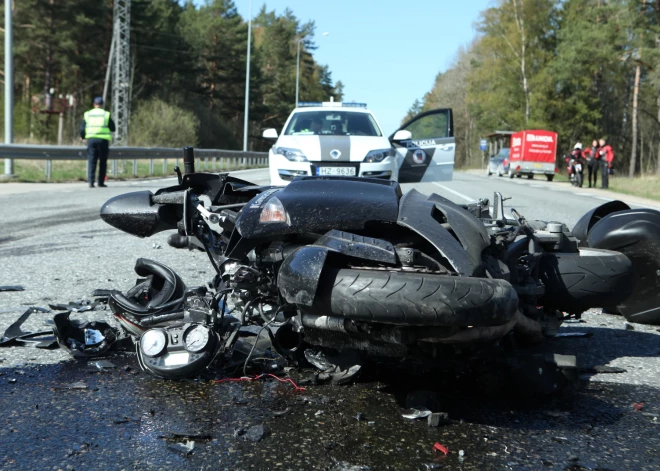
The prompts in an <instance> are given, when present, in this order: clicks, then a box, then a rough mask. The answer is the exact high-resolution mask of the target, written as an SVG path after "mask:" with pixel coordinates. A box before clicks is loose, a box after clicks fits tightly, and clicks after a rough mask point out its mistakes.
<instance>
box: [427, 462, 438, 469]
mask: <svg viewBox="0 0 660 471" xmlns="http://www.w3.org/2000/svg"><path fill="white" fill-rule="evenodd" d="M424 467H425V468H426V469H440V465H439V464H437V463H424Z"/></svg>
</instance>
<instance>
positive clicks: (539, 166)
mask: <svg viewBox="0 0 660 471" xmlns="http://www.w3.org/2000/svg"><path fill="white" fill-rule="evenodd" d="M534 168H543V164H534Z"/></svg>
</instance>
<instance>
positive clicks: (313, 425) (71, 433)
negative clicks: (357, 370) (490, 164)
mask: <svg viewBox="0 0 660 471" xmlns="http://www.w3.org/2000/svg"><path fill="white" fill-rule="evenodd" d="M239 175H240V176H241V178H245V179H247V180H251V181H255V183H268V182H267V174H266V172H265V171H263V170H251V171H245V172H239ZM170 181H171V182H173V180H170ZM165 184H169V183H166V182H163V181H162V180H160V181H157V180H151V181H135V182H121V183H113V184H111V186H110V187H109V188H106V189H101V188H96V189H88V188H86V186H85V185H84V184H80V185H75V184H74V185H63V186H58V185H40V186H38V187H30V186H29V185H23V186H22V187H19V186H16V187H6V186H4V185H0V221H2V222H1V223H0V285H22V286H24V287H25V291H21V292H0V332H4V330H5V329H6V328H7V327H8V326H9V325H10V324H11V323H12V322H14V321H15V320H16V319H17V318H18V316H19V315H20V314H21V312H23V311H24V310H25V309H26V308H27V307H28V306H35V305H36V306H46V305H47V304H49V303H55V302H69V301H75V300H80V299H83V298H87V299H89V297H90V294H91V291H92V290H93V289H96V288H118V289H122V290H126V289H127V288H129V287H130V286H132V285H133V283H134V280H135V278H136V275H135V273H134V272H133V266H134V263H135V260H136V258H138V257H146V258H153V259H156V260H158V261H161V262H163V263H166V264H168V265H170V266H171V267H172V268H173V269H174V270H176V271H177V272H178V273H179V274H180V275H181V276H182V277H183V279H184V281H185V282H186V283H187V284H188V285H195V284H202V283H204V282H205V281H206V280H207V279H209V278H210V277H211V275H212V268H211V267H210V266H209V264H208V261H207V259H206V258H205V255H204V254H202V253H198V252H188V251H182V250H174V249H171V248H169V247H168V246H167V244H166V238H167V234H159V235H157V236H155V237H153V238H151V239H138V238H135V237H131V236H129V235H126V234H123V233H120V232H119V231H117V230H114V229H113V228H111V227H109V226H107V225H105V224H104V223H103V222H102V221H100V219H99V218H98V210H99V208H100V206H101V205H102V204H103V203H104V202H105V201H106V200H107V199H108V198H109V197H111V196H114V195H117V194H121V193H124V192H127V191H133V190H139V189H151V190H155V189H157V188H160V187H162V186H165ZM415 187H416V188H417V189H418V190H419V191H422V192H424V193H430V192H436V193H439V194H441V195H443V196H445V197H447V198H449V199H452V200H454V201H456V202H459V203H461V202H466V201H468V200H476V199H478V198H480V197H487V198H492V195H493V192H494V191H500V192H502V193H503V194H504V196H507V197H512V199H511V200H510V201H507V204H509V205H510V206H511V207H515V208H516V209H517V210H518V211H519V212H521V213H522V214H524V215H525V216H527V217H529V218H533V219H544V220H559V221H563V222H566V223H567V224H568V225H569V226H572V225H573V224H575V222H576V221H577V220H578V219H579V217H580V216H581V215H582V214H583V213H584V212H586V211H587V210H589V209H591V208H593V207H594V206H597V205H598V204H601V203H602V202H603V201H604V200H609V199H612V196H611V195H610V194H607V195H605V194H602V193H599V192H597V191H588V190H581V189H574V188H572V187H570V186H569V185H567V184H565V183H558V182H554V183H547V182H545V181H538V180H526V179H523V180H518V179H514V180H508V179H504V178H497V177H490V178H486V177H485V176H483V175H481V174H475V173H457V174H456V175H455V178H454V180H453V181H452V182H445V183H440V184H420V185H415ZM16 188H18V190H16ZM410 188H411V185H404V191H407V190H409V189H410ZM623 199H624V200H626V199H627V198H626V197H624V198H623ZM632 200H634V199H632V198H631V202H634V203H635V204H637V205H640V204H642V205H643V204H645V203H643V202H640V201H639V200H634V201H632ZM651 205H653V203H651ZM74 316H75V318H76V319H80V320H85V319H105V320H107V317H106V313H105V312H103V311H96V312H93V313H83V314H76V315H74ZM51 318H52V314H46V313H35V314H32V315H31V317H30V318H29V319H28V320H27V321H26V323H25V324H24V325H23V329H24V330H26V331H33V332H34V331H39V330H49V329H50V328H51V324H50V320H51ZM584 320H585V322H583V323H572V324H567V325H566V326H565V327H563V328H562V329H563V331H571V330H572V331H581V332H588V333H591V334H593V335H592V336H591V337H590V338H570V337H569V338H558V339H554V340H552V341H550V342H548V343H547V344H546V345H545V346H544V349H546V350H547V351H553V352H556V353H565V354H576V355H578V357H579V358H580V361H581V366H582V368H583V375H582V383H581V386H580V387H579V388H577V389H575V390H573V389H571V390H569V391H567V392H566V393H565V394H564V395H561V396H557V397H551V398H536V397H525V396H526V394H525V391H518V394H513V393H507V394H506V395H505V396H504V397H502V396H495V395H491V394H489V393H486V392H485V391H483V390H474V389H470V388H466V387H465V386H464V385H463V384H462V383H458V382H456V381H455V380H454V379H453V378H434V385H433V389H434V391H435V395H436V396H435V397H437V398H438V401H439V402H440V404H441V408H442V410H444V411H445V412H447V413H448V414H449V417H450V419H451V420H452V423H451V424H450V425H446V426H443V427H441V428H430V427H428V426H427V425H426V422H425V421H415V422H413V421H409V420H407V419H403V418H402V417H401V415H400V414H401V408H402V406H403V405H404V403H405V397H406V394H408V393H410V392H411V391H414V390H416V389H418V388H419V387H421V386H420V385H419V384H414V383H413V382H409V381H408V380H407V379H406V378H403V377H400V376H396V375H395V376H394V377H393V376H391V375H389V376H388V374H389V373H388V372H382V371H380V372H379V371H375V372H373V374H371V375H369V376H368V377H367V378H365V380H364V381H362V382H360V383H358V384H356V385H352V386H344V387H330V386H308V387H307V389H306V390H305V391H304V392H298V391H295V390H293V388H292V387H291V386H290V385H288V384H280V383H278V382H276V381H274V380H269V381H263V382H254V383H222V384H212V383H210V382H208V381H182V382H172V381H160V380H157V379H154V378H152V377H149V376H147V375H146V374H144V373H142V372H140V371H139V367H138V365H137V363H136V361H135V358H134V357H133V356H132V355H118V356H115V357H112V358H110V359H111V361H112V362H113V363H115V364H116V365H117V366H118V368H117V369H115V370H112V371H110V372H98V371H95V370H94V368H93V367H92V366H91V365H90V364H87V365H86V364H85V363H80V362H77V361H74V360H71V359H70V358H69V357H68V355H67V354H66V353H64V352H63V351H61V350H38V349H34V348H30V347H0V469H26V470H34V469H86V470H87V469H181V468H190V469H282V470H288V469H291V470H298V469H304V470H307V469H328V470H342V469H344V470H349V469H350V470H358V469H372V470H380V469H406V470H407V469H430V468H428V467H427V466H431V465H433V466H437V468H432V469H461V470H490V469H493V470H501V469H516V470H538V469H549V470H578V469H592V470H596V469H600V470H601V471H604V470H607V469H609V470H624V469H625V470H638V469H639V470H643V469H648V470H653V469H659V468H660V451H659V450H660V446H659V445H660V394H659V389H660V374H659V373H660V360H659V357H660V333H659V332H658V330H657V329H656V328H654V327H649V326H641V325H634V326H633V329H634V330H631V329H630V326H628V327H627V326H626V324H625V322H624V320H623V319H622V318H620V317H617V316H611V315H606V314H601V313H599V312H588V313H586V314H585V317H584ZM601 366H609V367H616V368H619V369H618V370H610V371H620V372H619V373H600V374H596V372H595V371H594V370H593V368H594V367H601ZM292 375H293V376H294V377H296V372H293V373H292ZM297 379H304V374H303V373H300V377H297ZM77 381H82V382H83V383H84V385H85V386H87V388H86V389H80V390H67V389H57V388H58V387H59V386H62V385H65V384H71V383H74V382H77ZM514 389H515V388H514ZM639 402H644V406H643V408H642V410H641V411H637V410H635V409H634V408H633V406H632V404H633V403H639ZM287 408H288V409H289V411H290V412H289V413H288V414H286V415H284V416H276V415H275V414H274V412H275V411H283V410H286V409H287ZM319 411H321V412H320V413H319ZM358 413H359V414H361V415H359V414H358ZM356 416H358V417H360V418H361V420H356V419H355V417H356ZM656 416H657V418H656ZM260 424H263V425H265V426H266V427H267V429H269V433H268V434H267V435H266V436H265V438H263V439H262V440H261V441H259V442H257V443H254V442H251V441H249V440H246V439H245V438H244V437H240V436H239V437H237V438H235V435H237V433H236V431H237V429H238V430H241V429H243V430H245V429H248V428H249V427H250V426H253V425H260ZM182 430H185V431H187V432H191V431H194V432H203V433H204V434H206V435H208V436H209V437H210V438H208V439H199V438H198V439H197V440H196V445H195V449H194V451H193V453H192V454H191V455H189V456H183V455H181V454H180V453H178V452H175V451H172V450H170V449H168V448H167V445H168V444H170V443H172V442H171V441H168V440H167V439H166V438H159V437H160V436H163V435H167V434H169V433H172V432H180V431H182ZM179 441H180V440H179ZM435 442H439V443H441V444H443V445H445V446H447V448H449V450H450V453H449V455H448V456H447V457H442V456H441V454H440V453H438V452H433V451H432V446H433V444H434V443H435ZM460 450H463V452H464V453H463V456H462V457H461V456H459V451H460Z"/></svg>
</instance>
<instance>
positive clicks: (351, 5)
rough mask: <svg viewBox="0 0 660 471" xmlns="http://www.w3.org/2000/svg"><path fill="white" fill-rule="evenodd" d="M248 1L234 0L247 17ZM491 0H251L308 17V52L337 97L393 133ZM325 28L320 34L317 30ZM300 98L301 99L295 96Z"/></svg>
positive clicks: (465, 39)
mask: <svg viewBox="0 0 660 471" xmlns="http://www.w3.org/2000/svg"><path fill="white" fill-rule="evenodd" d="M250 1H251V0H234V2H235V4H236V7H237V8H238V11H239V13H240V14H241V15H242V16H243V17H244V18H247V17H248V11H249V5H250ZM490 3H491V0H458V1H455V0H408V1H401V0H265V1H264V0H252V11H253V16H256V14H257V13H258V11H259V9H260V8H261V6H262V5H264V4H265V5H266V7H267V9H268V10H269V11H271V10H275V11H277V12H278V13H281V12H282V11H284V9H286V8H287V7H288V8H289V9H291V10H292V11H293V13H294V14H295V15H296V17H298V18H299V19H300V20H301V21H302V22H306V21H308V20H313V21H314V22H315V23H316V35H315V42H316V45H317V46H318V49H317V50H316V51H314V57H315V58H316V60H317V62H319V63H320V64H327V65H328V66H329V67H330V70H331V71H332V78H333V80H335V81H337V80H341V81H342V82H343V84H344V100H345V101H356V102H360V103H366V104H367V105H368V107H369V109H371V110H372V111H373V112H374V114H375V115H376V119H377V120H378V121H379V122H380V124H381V126H382V128H383V131H384V132H385V134H386V135H389V134H390V133H391V132H393V131H395V130H396V129H397V128H398V126H399V124H400V123H401V120H402V119H403V117H404V116H405V114H406V112H407V111H408V109H409V108H410V106H411V105H412V104H413V102H414V101H415V99H416V98H419V99H421V98H422V97H423V96H424V94H425V93H427V92H428V91H429V90H430V89H431V87H432V86H433V83H434V80H435V77H436V75H437V74H438V73H439V72H443V71H445V70H446V69H447V68H448V67H450V66H451V64H452V62H453V60H454V58H455V56H456V52H457V51H458V49H459V47H460V46H463V45H467V44H469V43H470V42H471V40H472V38H473V37H474V36H475V34H476V32H475V30H474V23H475V21H476V20H478V18H479V13H480V12H481V11H482V10H484V9H486V8H487V7H488V6H489V4H490ZM324 32H328V33H330V34H329V35H328V36H322V33H324ZM300 101H305V97H304V96H301V97H300Z"/></svg>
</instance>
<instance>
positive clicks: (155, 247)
mask: <svg viewBox="0 0 660 471" xmlns="http://www.w3.org/2000/svg"><path fill="white" fill-rule="evenodd" d="M151 248H152V249H159V248H160V244H159V243H158V242H154V243H153V244H151Z"/></svg>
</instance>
